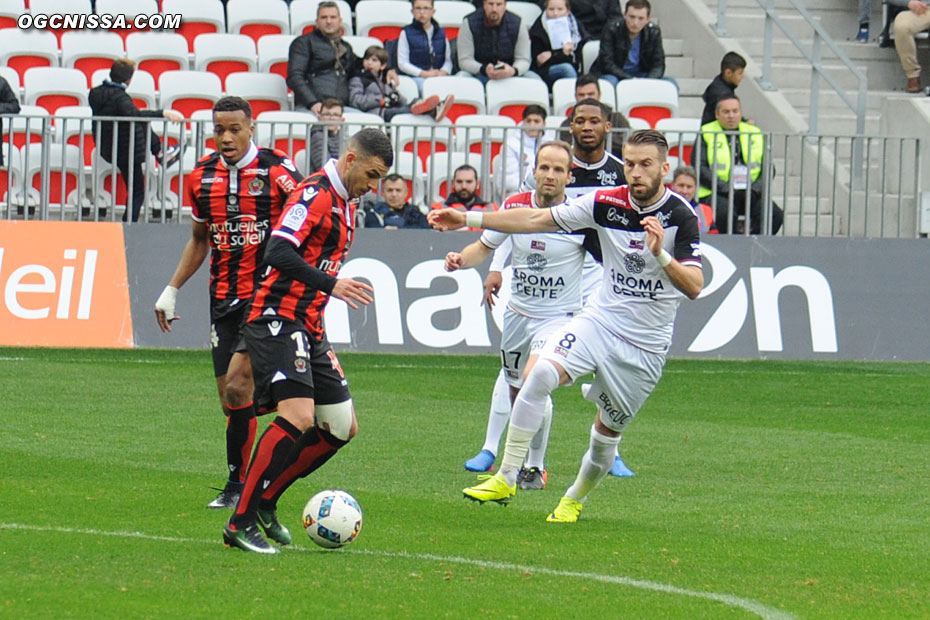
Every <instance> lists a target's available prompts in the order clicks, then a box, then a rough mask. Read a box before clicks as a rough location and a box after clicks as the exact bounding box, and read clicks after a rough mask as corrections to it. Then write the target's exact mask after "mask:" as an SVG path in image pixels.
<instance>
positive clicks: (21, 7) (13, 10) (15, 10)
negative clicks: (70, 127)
mask: <svg viewBox="0 0 930 620" xmlns="http://www.w3.org/2000/svg"><path fill="white" fill-rule="evenodd" d="M25 12H26V4H25V2H24V1H23V0H0V29H4V28H16V20H17V19H19V16H20V15H22V14H23V13H25ZM5 187H6V186H5V185H4V186H3V187H0V191H4V188H5Z"/></svg>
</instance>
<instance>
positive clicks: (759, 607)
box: [0, 523, 794, 620]
mask: <svg viewBox="0 0 930 620" xmlns="http://www.w3.org/2000/svg"><path fill="white" fill-rule="evenodd" d="M0 530H21V531H32V532H59V533H62V534H86V535H88V536H113V537H118V538H139V539H143V540H157V541H160V542H179V543H198V544H213V545H218V544H220V541H219V540H212V539H211V540H206V539H203V538H183V537H180V536H158V535H156V534H146V533H145V532H124V531H106V530H94V529H83V528H74V527H61V526H41V525H27V524H23V523H0ZM291 549H294V550H296V551H303V552H308V553H325V552H323V551H319V550H317V549H310V548H307V547H291ZM340 553H349V554H352V555H368V556H377V557H386V558H399V559H409V560H422V561H428V562H446V563H449V564H465V565H470V566H478V567H481V568H492V569H496V570H509V571H518V572H521V573H537V574H540V575H549V576H552V577H569V578H573V579H589V580H591V581H600V582H601V583H612V584H617V585H621V586H629V587H632V588H638V589H640V590H651V591H653V592H662V593H665V594H677V595H681V596H690V597H694V598H701V599H706V600H709V601H715V602H718V603H722V604H724V605H727V606H728V607H737V608H739V609H744V610H746V611H748V612H750V613H752V614H755V615H756V616H758V617H760V618H762V619H763V620H794V616H792V615H791V614H789V613H787V612H784V611H782V610H780V609H776V608H774V607H769V606H768V605H763V604H762V603H759V602H757V601H753V600H751V599H747V598H742V597H739V596H734V595H732V594H720V593H717V592H700V591H697V590H688V589H685V588H679V587H677V586H673V585H669V584H666V583H658V582H655V581H646V580H643V579H633V578H631V577H618V576H614V575H600V574H598V573H586V572H578V571H567V570H556V569H552V568H545V567H542V566H527V565H524V564H512V563H510V562H494V561H490V560H476V559H472V558H463V557H458V556H442V555H435V554H432V553H409V552H407V551H376V550H368V549H342V550H341V551H340Z"/></svg>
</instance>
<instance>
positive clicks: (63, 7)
mask: <svg viewBox="0 0 930 620" xmlns="http://www.w3.org/2000/svg"><path fill="white" fill-rule="evenodd" d="M26 6H28V7H29V12H30V13H32V14H33V15H55V14H62V15H90V14H91V13H92V12H93V11H92V10H91V2H90V0H28V1H27V2H26ZM46 31H47V32H51V33H52V34H54V35H55V38H56V39H57V40H58V44H59V46H60V45H61V36H62V35H63V34H64V33H66V32H70V31H71V30H70V29H68V28H46Z"/></svg>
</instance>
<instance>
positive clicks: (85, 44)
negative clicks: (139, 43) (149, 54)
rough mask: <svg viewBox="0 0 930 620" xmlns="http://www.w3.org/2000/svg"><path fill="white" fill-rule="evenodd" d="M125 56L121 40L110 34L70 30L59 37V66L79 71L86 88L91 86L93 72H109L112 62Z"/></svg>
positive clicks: (116, 35)
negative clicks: (84, 77) (102, 70)
mask: <svg viewBox="0 0 930 620" xmlns="http://www.w3.org/2000/svg"><path fill="white" fill-rule="evenodd" d="M125 55H126V51H125V50H124V49H123V40H122V39H121V38H120V36H119V35H118V34H114V33H112V32H107V31H105V30H98V31H94V30H88V31H80V30H72V31H69V32H65V33H64V34H62V35H61V66H62V67H74V68H75V69H78V70H79V71H81V72H82V73H83V74H84V75H85V76H86V78H87V87H88V88H90V87H91V85H92V82H93V80H92V78H93V74H94V71H96V70H98V69H107V70H109V69H110V67H111V66H112V65H113V61H114V60H117V59H119V58H123V57H124V56H125Z"/></svg>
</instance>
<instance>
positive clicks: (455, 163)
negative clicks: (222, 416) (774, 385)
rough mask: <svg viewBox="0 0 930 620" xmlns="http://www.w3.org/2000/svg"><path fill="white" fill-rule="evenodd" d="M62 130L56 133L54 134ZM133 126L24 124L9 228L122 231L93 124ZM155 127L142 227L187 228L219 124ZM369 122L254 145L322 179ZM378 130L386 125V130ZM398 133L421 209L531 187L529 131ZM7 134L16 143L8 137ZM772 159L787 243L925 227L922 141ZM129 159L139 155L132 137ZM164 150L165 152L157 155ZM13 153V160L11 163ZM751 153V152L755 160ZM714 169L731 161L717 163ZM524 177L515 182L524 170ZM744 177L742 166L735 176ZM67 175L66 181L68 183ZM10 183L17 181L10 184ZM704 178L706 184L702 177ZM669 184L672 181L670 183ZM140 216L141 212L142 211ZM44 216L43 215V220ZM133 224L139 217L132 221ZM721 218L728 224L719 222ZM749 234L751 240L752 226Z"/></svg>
mask: <svg viewBox="0 0 930 620" xmlns="http://www.w3.org/2000/svg"><path fill="white" fill-rule="evenodd" d="M12 118H13V117H12V116H11V115H3V121H2V122H3V126H4V131H5V132H7V133H10V132H11V129H10V123H11V119H12ZM52 120H54V122H55V123H54V124H52ZM95 120H96V121H101V122H110V121H114V120H117V121H122V122H126V118H125V117H119V118H117V117H98V118H90V117H69V116H61V117H53V118H49V117H22V116H20V117H17V120H16V126H15V127H14V128H13V130H12V134H13V142H16V143H18V144H19V145H20V146H18V147H17V148H13V149H8V145H7V144H4V145H3V148H4V160H5V164H4V167H3V168H0V218H6V219H12V218H22V219H43V220H69V221H75V220H76V221H120V220H121V219H122V217H123V215H124V214H125V213H126V210H127V205H132V201H133V198H135V197H136V196H135V192H134V190H133V187H132V186H133V181H134V180H135V178H134V177H135V175H136V174H137V172H135V171H127V176H128V177H130V178H127V179H125V183H124V186H125V191H117V192H113V191H112V190H113V188H119V187H120V183H121V182H123V180H122V179H121V175H120V172H119V171H118V169H117V167H116V166H114V165H113V164H112V163H110V162H107V161H105V160H103V159H102V158H101V157H97V156H91V149H92V148H94V147H95V145H97V144H99V128H100V124H99V123H98V124H97V126H96V128H95V127H94V124H93V121H95ZM133 122H139V123H147V127H148V129H151V130H154V133H155V134H156V135H158V136H159V138H160V139H161V140H162V141H163V142H165V143H167V144H171V145H174V144H176V145H178V146H179V147H180V152H179V153H178V156H179V163H178V164H175V165H173V166H169V167H167V168H166V167H165V166H163V165H161V164H160V163H159V162H158V161H157V160H156V158H155V157H154V156H153V155H151V152H152V150H153V149H152V145H153V134H152V131H146V132H145V143H144V149H143V150H144V152H145V153H146V154H147V155H146V158H145V163H144V164H143V166H142V173H143V175H144V177H145V190H144V191H145V201H144V204H143V208H142V212H141V215H140V221H142V222H153V221H158V222H168V221H171V222H173V223H179V222H181V221H182V219H184V216H186V215H187V214H189V212H190V204H189V202H190V201H189V199H188V198H187V181H188V180H187V175H189V174H190V172H191V171H192V170H193V168H194V165H195V164H196V162H197V160H198V159H200V158H201V157H202V156H203V155H204V154H205V153H207V152H208V151H207V149H208V148H212V147H213V145H212V143H211V141H212V139H213V127H212V122H211V121H210V120H207V119H198V120H191V121H187V122H185V123H182V124H176V123H170V122H169V121H167V119H150V118H144V119H137V120H134V121H133ZM365 124H366V123H360V122H347V123H343V124H342V125H343V126H342V127H340V128H339V129H340V130H341V131H337V132H336V133H330V132H329V131H327V130H326V127H327V126H328V125H329V123H325V122H322V123H321V122H303V121H291V120H288V121H274V122H270V121H256V123H255V136H254V141H255V142H256V144H258V145H259V146H263V147H275V148H278V149H280V150H282V151H284V152H285V153H286V154H288V155H289V156H290V157H291V158H292V159H293V160H294V164H295V166H296V167H297V169H298V170H300V171H301V172H302V173H304V174H306V173H309V172H312V171H313V170H315V169H317V167H318V165H319V164H320V163H321V162H322V161H324V160H325V159H326V158H327V157H325V156H322V157H320V161H317V162H312V163H315V164H318V165H317V166H311V161H310V160H311V151H312V150H314V148H316V149H317V150H318V151H319V152H320V153H327V152H328V151H329V146H330V142H331V141H332V140H336V144H337V145H338V146H340V147H341V146H342V145H343V144H344V141H345V137H346V136H349V135H352V133H354V132H355V131H356V130H357V129H358V128H360V127H361V126H363V125H365ZM376 124H377V123H376ZM380 126H382V127H384V128H386V129H387V130H388V131H389V133H390V135H391V137H392V141H393V144H394V147H395V163H394V166H393V168H392V171H393V172H397V173H398V174H400V175H401V176H402V177H404V178H405V179H406V180H407V181H408V184H409V186H410V189H411V194H412V199H413V201H414V203H416V204H418V205H421V206H422V208H424V209H426V208H429V206H430V205H431V204H432V203H434V202H438V201H441V200H442V199H443V198H444V197H445V196H447V195H448V193H449V192H450V191H451V189H452V188H451V186H452V178H453V173H454V171H455V169H456V168H458V167H459V166H460V165H462V164H464V163H468V164H471V165H473V166H474V167H475V169H476V170H477V171H478V177H479V180H480V183H481V193H482V196H483V197H484V198H486V199H488V200H491V201H493V202H496V203H500V201H501V200H502V199H503V198H504V197H505V194H506V193H509V191H508V190H511V189H513V188H512V187H510V188H505V187H504V185H503V180H504V179H506V178H508V176H510V177H511V178H516V179H525V178H526V177H527V175H528V173H529V170H528V168H529V166H531V165H532V162H531V160H530V159H529V158H524V157H516V158H509V157H507V156H506V152H507V148H508V147H507V143H508V140H511V141H514V142H516V141H519V140H520V138H521V137H522V135H523V131H524V130H523V129H522V128H519V127H517V128H492V127H464V126H460V127H454V126H453V125H445V124H416V125H405V124H398V123H395V124H392V125H390V126H384V125H380ZM629 131H630V130H615V131H614V132H612V135H611V136H609V140H608V150H612V151H614V152H615V153H618V151H619V148H615V147H618V145H619V144H620V141H622V140H623V139H624V138H625V136H626V135H627V134H628V133H629ZM557 132H559V129H555V128H547V129H546V133H545V134H544V136H542V137H541V138H540V139H539V140H538V142H539V143H542V142H543V141H546V140H549V139H552V138H555V137H557V135H558V133H557ZM5 135H6V134H5ZM761 135H762V137H763V144H764V148H765V152H764V155H763V158H762V168H761V171H760V174H759V177H758V179H760V181H759V185H760V192H759V194H760V196H759V199H760V202H759V203H758V204H759V205H760V206H757V208H756V210H757V211H758V215H757V216H756V217H757V218H761V219H760V220H759V222H760V223H759V227H760V230H761V231H768V230H770V225H771V223H772V219H773V213H774V206H775V205H778V206H779V207H780V208H781V209H783V210H784V226H783V227H782V229H781V231H780V232H779V233H778V234H782V235H789V236H795V235H799V236H851V237H858V236H879V237H908V238H912V237H916V236H918V228H919V222H918V218H919V204H918V202H919V201H918V198H919V196H920V190H921V181H920V175H919V170H920V143H919V140H918V139H916V138H912V137H890V136H881V137H862V136H810V135H807V134H786V133H772V132H768V133H763V134H761ZM668 136H669V139H670V146H671V151H670V152H671V154H672V155H673V156H674V157H673V158H671V159H672V161H671V164H672V165H671V169H672V170H674V168H675V167H676V166H677V165H678V163H685V162H686V161H687V160H688V151H691V153H690V158H691V159H692V160H693V161H694V162H700V161H701V159H702V157H703V156H704V151H706V147H705V142H704V140H703V138H702V137H701V136H700V134H699V133H698V132H685V131H679V132H669V133H668ZM725 136H726V140H727V144H728V148H729V152H730V153H733V152H734V151H735V147H736V144H737V139H738V138H737V136H736V135H730V134H725ZM127 146H128V148H129V150H130V151H131V150H134V148H135V137H134V134H133V132H130V138H129V144H128V145H127ZM119 147H120V144H119V142H118V134H117V132H114V136H113V138H112V140H111V149H112V151H113V152H118V151H119ZM857 149H862V151H863V152H864V153H865V154H866V158H867V161H869V162H870V165H869V167H868V169H867V170H863V175H862V180H863V186H862V188H861V189H856V188H853V189H850V187H851V185H850V184H849V182H848V179H847V178H844V176H843V174H844V171H845V170H846V168H845V166H844V164H843V162H844V161H845V160H847V159H852V158H853V157H854V154H855V152H856V150H857ZM154 150H157V149H154ZM10 151H12V155H13V157H12V159H13V160H14V161H11V157H10V154H11V153H10ZM749 155H751V154H749ZM707 163H708V164H709V165H715V164H717V163H720V162H716V161H713V160H711V161H709V162H707ZM514 165H516V166H517V167H518V169H517V174H516V175H512V174H511V175H508V172H512V171H513V166H514ZM695 168H697V169H698V175H699V183H698V185H699V186H700V185H701V184H702V181H703V184H704V185H706V186H708V187H709V186H710V184H709V182H708V180H707V176H708V170H709V169H710V168H705V172H704V173H703V174H702V173H701V171H700V165H696V166H695ZM729 169H731V170H732V163H731V164H730V166H729ZM63 173H64V174H63ZM4 176H5V178H4ZM702 176H703V179H702V178H700V177H702ZM666 180H667V181H669V182H670V181H671V178H669V177H667V178H666ZM737 192H738V190H737V189H736V188H730V187H727V188H726V190H725V192H724V193H721V194H717V193H713V194H711V196H709V197H708V198H707V199H705V200H704V201H703V202H706V203H708V204H711V206H712V207H714V209H715V211H716V207H717V206H718V203H719V201H720V200H721V199H726V200H727V202H728V203H729V204H734V205H735V208H734V209H730V210H729V213H728V214H727V216H726V217H727V221H726V229H727V230H728V231H733V230H734V228H735V227H736V228H738V226H734V223H735V224H739V221H740V218H742V219H743V221H744V222H745V221H750V222H752V221H753V219H752V216H753V204H752V202H751V201H750V200H749V195H748V194H749V193H748V192H747V193H745V194H739V193H737ZM130 209H131V207H130ZM33 210H34V211H33ZM128 219H131V217H130V218H128ZM718 219H719V218H718ZM743 233H744V234H749V233H750V230H749V228H748V227H745V226H744V227H743Z"/></svg>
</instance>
